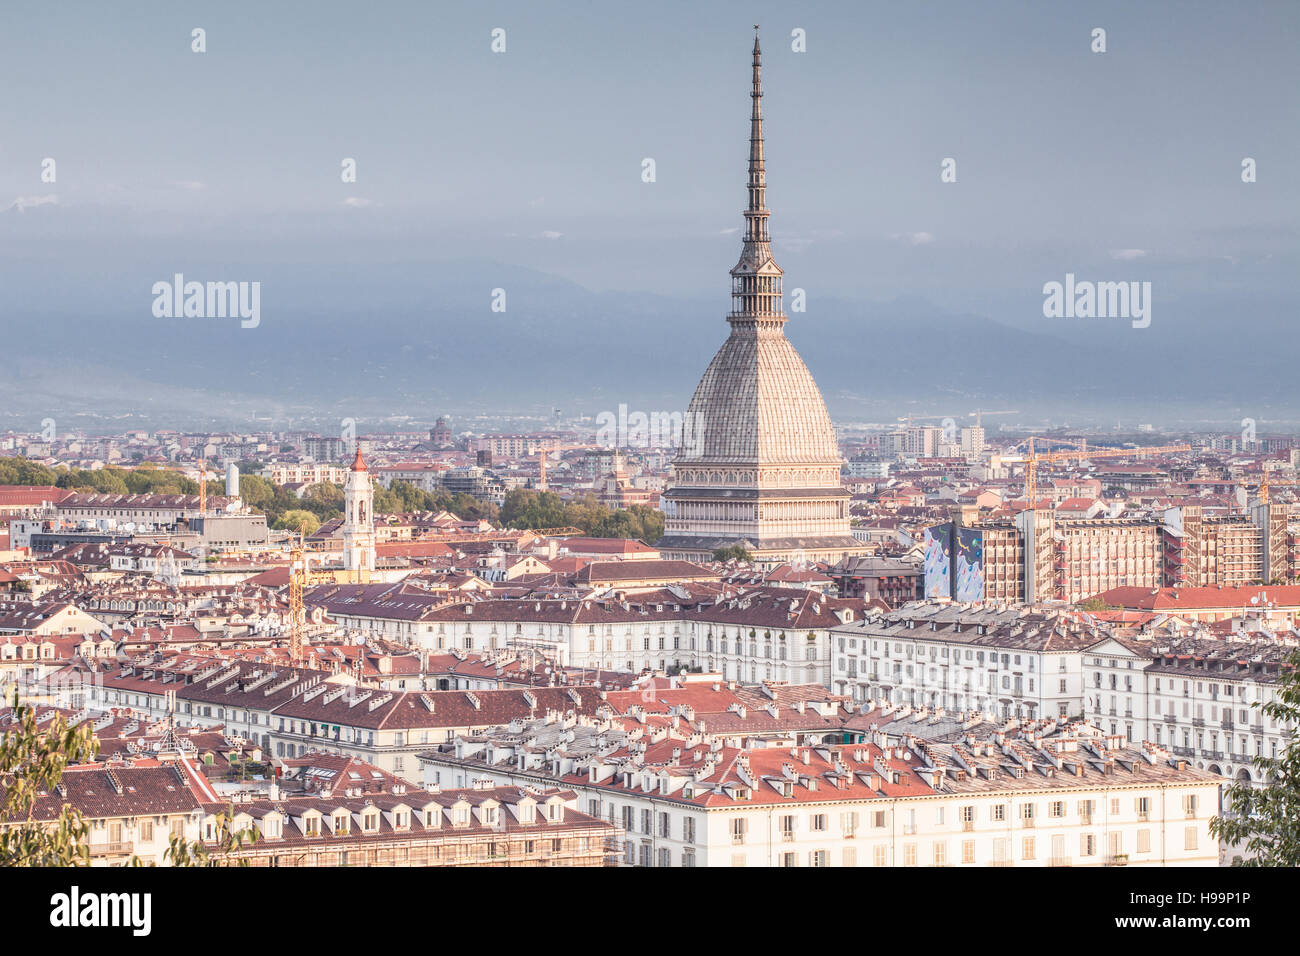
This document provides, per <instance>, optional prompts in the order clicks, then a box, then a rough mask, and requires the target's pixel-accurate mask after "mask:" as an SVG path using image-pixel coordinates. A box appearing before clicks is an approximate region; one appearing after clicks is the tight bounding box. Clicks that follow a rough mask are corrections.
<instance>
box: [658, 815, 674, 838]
mask: <svg viewBox="0 0 1300 956" xmlns="http://www.w3.org/2000/svg"><path fill="white" fill-rule="evenodd" d="M671 824H672V820H671V818H670V817H669V816H668V814H666V813H660V814H659V835H660V836H661V837H670V836H672V826H671Z"/></svg>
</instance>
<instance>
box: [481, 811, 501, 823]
mask: <svg viewBox="0 0 1300 956" xmlns="http://www.w3.org/2000/svg"><path fill="white" fill-rule="evenodd" d="M479 813H480V814H481V815H482V818H483V825H484V826H485V827H494V826H496V825H497V822H498V820H499V819H500V817H499V810H498V808H497V807H483V808H481V809H480V810H479Z"/></svg>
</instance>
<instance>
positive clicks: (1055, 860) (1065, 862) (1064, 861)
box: [1047, 856, 1071, 866]
mask: <svg viewBox="0 0 1300 956" xmlns="http://www.w3.org/2000/svg"><path fill="white" fill-rule="evenodd" d="M1047 865H1048V866H1070V865H1071V861H1070V858H1069V857H1068V856H1049V857H1048V858H1047Z"/></svg>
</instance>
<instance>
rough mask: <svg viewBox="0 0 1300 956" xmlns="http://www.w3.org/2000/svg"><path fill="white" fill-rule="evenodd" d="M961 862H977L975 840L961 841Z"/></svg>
mask: <svg viewBox="0 0 1300 956" xmlns="http://www.w3.org/2000/svg"><path fill="white" fill-rule="evenodd" d="M961 861H962V862H963V863H974V862H975V841H974V840H962V841H961Z"/></svg>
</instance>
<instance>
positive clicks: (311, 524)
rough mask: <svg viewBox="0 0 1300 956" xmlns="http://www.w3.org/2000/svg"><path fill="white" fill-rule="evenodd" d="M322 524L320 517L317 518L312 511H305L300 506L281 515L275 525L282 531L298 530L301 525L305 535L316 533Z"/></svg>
mask: <svg viewBox="0 0 1300 956" xmlns="http://www.w3.org/2000/svg"><path fill="white" fill-rule="evenodd" d="M320 526H321V520H320V518H317V517H316V516H315V515H314V514H312V513H311V512H310V511H303V510H302V509H300V508H299V509H294V510H293V511H286V512H285V513H284V514H282V515H280V519H279V520H278V521H276V523H275V527H277V528H279V529H280V530H281V531H297V530H298V529H299V528H300V527H301V528H302V533H303V534H305V535H307V534H315V533H316V531H317V529H319V528H320Z"/></svg>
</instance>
